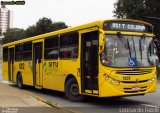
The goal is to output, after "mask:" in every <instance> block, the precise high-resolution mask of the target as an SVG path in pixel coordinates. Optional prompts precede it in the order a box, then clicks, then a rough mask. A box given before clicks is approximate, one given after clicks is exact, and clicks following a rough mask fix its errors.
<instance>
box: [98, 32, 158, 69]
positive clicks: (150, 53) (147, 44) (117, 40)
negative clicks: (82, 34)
mask: <svg viewBox="0 0 160 113" xmlns="http://www.w3.org/2000/svg"><path fill="white" fill-rule="evenodd" d="M152 39H153V38H151V37H145V36H123V35H121V34H118V35H106V38H105V51H104V53H102V55H101V62H102V64H103V65H106V66H113V67H147V66H153V65H155V63H156V58H157V56H156V55H155V52H154V44H153V40H152Z"/></svg>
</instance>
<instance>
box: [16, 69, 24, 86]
mask: <svg viewBox="0 0 160 113" xmlns="http://www.w3.org/2000/svg"><path fill="white" fill-rule="evenodd" d="M16 83H17V86H18V87H19V88H20V89H22V88H24V85H23V78H22V74H21V72H20V71H18V72H17V77H16Z"/></svg>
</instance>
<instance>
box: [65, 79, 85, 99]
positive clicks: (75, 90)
mask: <svg viewBox="0 0 160 113" xmlns="http://www.w3.org/2000/svg"><path fill="white" fill-rule="evenodd" d="M65 96H66V97H67V98H68V99H69V100H71V101H82V100H83V95H80V94H79V87H78V83H77V81H76V80H75V79H74V78H71V79H69V80H68V81H67V82H66V84H65Z"/></svg>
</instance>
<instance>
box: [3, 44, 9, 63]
mask: <svg viewBox="0 0 160 113" xmlns="http://www.w3.org/2000/svg"><path fill="white" fill-rule="evenodd" d="M3 61H4V62H7V61H8V47H5V48H3Z"/></svg>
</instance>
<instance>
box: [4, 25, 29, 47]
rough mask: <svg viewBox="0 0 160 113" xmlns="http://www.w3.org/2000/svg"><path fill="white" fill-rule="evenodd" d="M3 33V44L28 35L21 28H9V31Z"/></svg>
mask: <svg viewBox="0 0 160 113" xmlns="http://www.w3.org/2000/svg"><path fill="white" fill-rule="evenodd" d="M3 35H4V38H3V39H2V42H3V44H4V43H9V42H12V41H16V40H19V39H21V38H25V37H26V35H25V30H24V29H19V28H13V29H8V30H7V32H5V33H4V34H3Z"/></svg>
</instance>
